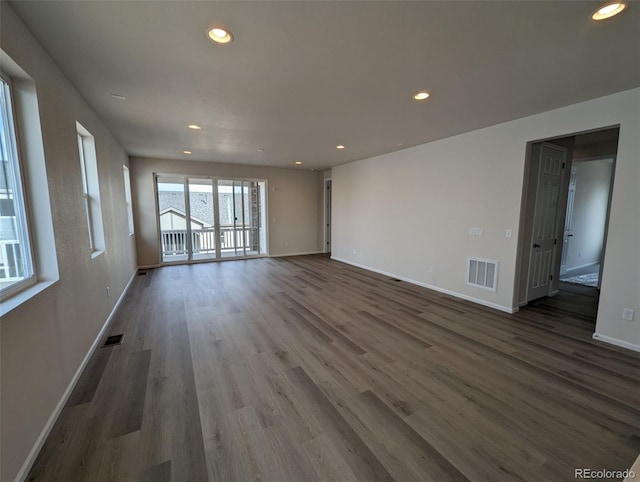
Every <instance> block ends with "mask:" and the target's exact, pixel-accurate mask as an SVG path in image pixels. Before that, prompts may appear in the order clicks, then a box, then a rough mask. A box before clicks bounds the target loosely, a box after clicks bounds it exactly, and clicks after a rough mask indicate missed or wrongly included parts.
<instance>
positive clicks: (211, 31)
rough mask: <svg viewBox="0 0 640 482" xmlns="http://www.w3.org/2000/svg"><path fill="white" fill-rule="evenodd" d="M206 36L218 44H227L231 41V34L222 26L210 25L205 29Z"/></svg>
mask: <svg viewBox="0 0 640 482" xmlns="http://www.w3.org/2000/svg"><path fill="white" fill-rule="evenodd" d="M207 36H208V37H209V39H210V40H213V41H214V42H216V43H219V44H228V43H231V42H232V41H233V35H231V32H229V31H228V30H227V29H224V28H222V27H210V28H208V29H207Z"/></svg>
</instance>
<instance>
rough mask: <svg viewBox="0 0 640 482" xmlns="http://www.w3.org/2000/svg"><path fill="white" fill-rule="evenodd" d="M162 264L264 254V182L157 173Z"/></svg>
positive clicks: (265, 247)
mask: <svg viewBox="0 0 640 482" xmlns="http://www.w3.org/2000/svg"><path fill="white" fill-rule="evenodd" d="M155 184H156V200H157V209H158V210H157V215H158V227H159V239H160V255H161V260H162V263H163V264H171V263H184V262H192V261H211V260H216V259H222V258H246V257H252V256H261V255H265V254H266V253H267V226H266V192H267V190H266V181H264V180H248V179H215V178H211V177H204V176H203V177H186V176H175V175H171V176H163V175H156V183H155Z"/></svg>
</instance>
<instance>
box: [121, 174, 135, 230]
mask: <svg viewBox="0 0 640 482" xmlns="http://www.w3.org/2000/svg"><path fill="white" fill-rule="evenodd" d="M122 174H123V175H124V201H125V203H126V204H127V222H128V223H129V234H133V209H132V206H131V176H130V175H129V168H128V167H127V166H125V165H123V166H122Z"/></svg>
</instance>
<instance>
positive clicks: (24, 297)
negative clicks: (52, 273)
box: [0, 279, 58, 316]
mask: <svg viewBox="0 0 640 482" xmlns="http://www.w3.org/2000/svg"><path fill="white" fill-rule="evenodd" d="M57 281H58V280H57V279H56V280H53V281H39V282H36V284H34V285H31V286H29V287H28V288H26V289H24V290H23V291H20V292H19V293H16V294H15V295H13V296H11V297H10V298H7V299H6V300H2V303H0V316H4V315H6V314H7V313H9V312H10V311H12V310H13V309H15V308H17V307H18V306H20V305H21V304H23V303H26V302H27V301H29V300H30V299H31V298H33V297H34V296H36V295H37V294H39V293H40V292H42V291H44V290H46V289H47V288H48V287H49V286H51V285H52V284H54V283H55V282H57Z"/></svg>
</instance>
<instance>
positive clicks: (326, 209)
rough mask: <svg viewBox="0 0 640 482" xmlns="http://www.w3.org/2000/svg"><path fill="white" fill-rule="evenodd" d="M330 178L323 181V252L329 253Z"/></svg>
mask: <svg viewBox="0 0 640 482" xmlns="http://www.w3.org/2000/svg"><path fill="white" fill-rule="evenodd" d="M331 188H332V183H331V179H325V181H324V252H325V253H328V254H331Z"/></svg>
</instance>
